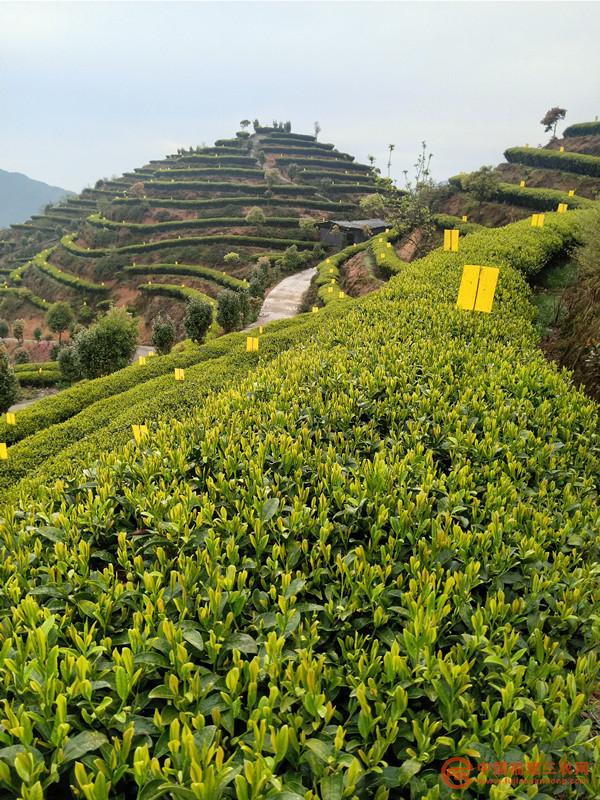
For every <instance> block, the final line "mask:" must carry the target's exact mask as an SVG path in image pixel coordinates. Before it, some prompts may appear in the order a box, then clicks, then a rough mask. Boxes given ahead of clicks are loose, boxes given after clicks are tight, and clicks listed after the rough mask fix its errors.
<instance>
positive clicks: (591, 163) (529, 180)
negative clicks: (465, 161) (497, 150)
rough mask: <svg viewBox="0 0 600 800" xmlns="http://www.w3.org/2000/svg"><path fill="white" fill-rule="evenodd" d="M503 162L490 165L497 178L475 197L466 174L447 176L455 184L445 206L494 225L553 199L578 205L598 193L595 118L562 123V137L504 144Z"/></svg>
mask: <svg viewBox="0 0 600 800" xmlns="http://www.w3.org/2000/svg"><path fill="white" fill-rule="evenodd" d="M504 156H505V158H506V163H503V164H500V165H499V166H498V167H497V169H496V174H497V176H498V179H499V183H498V185H497V187H496V190H495V192H494V194H493V196H492V197H489V198H486V199H485V200H483V201H481V200H478V198H477V197H476V195H475V194H474V193H473V192H469V191H465V189H466V186H467V181H468V174H466V173H461V174H460V175H457V176H455V177H454V178H451V179H450V185H451V187H453V188H454V189H455V190H457V191H456V192H455V193H454V194H453V195H452V196H451V197H449V198H448V200H447V201H446V203H445V211H447V212H448V213H451V214H454V215H458V216H462V215H463V214H467V215H468V216H469V220H471V221H473V222H483V223H484V224H487V225H500V224H505V223H507V222H510V221H513V220H517V219H523V218H525V217H526V216H528V215H529V214H531V212H532V211H536V212H540V211H549V210H556V208H557V206H558V204H559V203H566V204H567V206H568V207H569V208H584V207H588V206H589V205H590V202H591V201H593V200H595V199H596V198H597V197H598V196H599V195H600V130H599V129H598V124H597V123H581V124H578V125H572V126H569V127H568V128H566V129H565V132H564V136H563V138H562V139H555V140H554V141H552V142H550V143H549V144H547V145H546V146H545V147H530V146H529V145H525V146H523V147H510V148H508V149H507V150H506V151H505V153H504Z"/></svg>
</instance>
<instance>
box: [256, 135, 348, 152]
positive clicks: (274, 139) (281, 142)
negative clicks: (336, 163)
mask: <svg viewBox="0 0 600 800" xmlns="http://www.w3.org/2000/svg"><path fill="white" fill-rule="evenodd" d="M267 145H272V146H273V149H274V150H276V149H277V148H279V147H281V148H282V150H289V149H290V148H292V149H294V148H300V149H301V150H306V151H307V152H308V153H309V154H310V153H314V152H315V150H334V149H335V145H333V144H330V143H329V142H311V141H302V140H298V141H297V142H293V141H290V140H289V139H286V138H285V137H283V136H269V137H268V138H267V139H265V140H263V141H262V142H261V146H262V147H263V149H265V150H268V149H269V148H268V147H267Z"/></svg>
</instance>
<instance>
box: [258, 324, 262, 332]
mask: <svg viewBox="0 0 600 800" xmlns="http://www.w3.org/2000/svg"><path fill="white" fill-rule="evenodd" d="M258 332H259V333H262V332H263V326H262V325H259V326H258Z"/></svg>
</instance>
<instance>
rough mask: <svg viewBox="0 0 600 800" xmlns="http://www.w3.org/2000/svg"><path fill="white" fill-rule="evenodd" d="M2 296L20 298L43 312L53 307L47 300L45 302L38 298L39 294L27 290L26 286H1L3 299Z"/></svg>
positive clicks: (0, 294)
mask: <svg viewBox="0 0 600 800" xmlns="http://www.w3.org/2000/svg"><path fill="white" fill-rule="evenodd" d="M2 295H11V296H13V297H18V298H20V299H21V300H26V301H27V302H28V303H31V304H32V305H34V306H36V307H37V308H41V309H42V311H47V310H48V309H49V308H50V305H51V304H50V303H49V302H48V301H47V300H44V299H43V298H42V297H38V296H37V294H34V293H33V292H32V291H31V290H30V289H27V288H25V287H24V286H1V287H0V297H2Z"/></svg>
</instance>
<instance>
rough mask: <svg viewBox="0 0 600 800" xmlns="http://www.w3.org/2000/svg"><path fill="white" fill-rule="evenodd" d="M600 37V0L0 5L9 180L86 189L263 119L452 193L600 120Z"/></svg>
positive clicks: (0, 126) (0, 124) (2, 158)
mask: <svg viewBox="0 0 600 800" xmlns="http://www.w3.org/2000/svg"><path fill="white" fill-rule="evenodd" d="M599 40H600V4H598V3H593V2H587V3H586V2H530V3H526V2H520V3H517V2H514V3H513V2H502V3H495V2H490V3H487V2H479V3H475V2H420V3H412V2H373V1H372V2H344V0H340V1H339V2H150V3H148V2H44V3H37V2H19V3H17V2H3V1H2V0H0V102H1V105H0V109H1V111H0V168H1V169H5V170H10V171H17V172H24V173H25V174H27V175H29V176H30V177H32V178H36V179H39V180H43V181H46V182H48V183H51V184H55V185H58V186H62V187H64V188H67V189H71V190H74V191H79V190H80V189H82V188H83V187H84V186H85V185H88V184H93V183H94V182H95V181H96V180H97V179H98V178H100V177H108V176H111V175H116V174H121V173H122V172H124V171H127V170H130V169H132V168H133V167H136V166H141V165H142V164H144V163H145V162H147V161H148V160H149V159H152V158H160V157H162V156H163V155H165V154H166V153H169V152H173V151H174V150H176V148H177V147H179V146H189V145H196V144H202V143H206V144H212V143H213V141H214V140H215V139H216V138H221V137H228V136H231V135H233V134H234V133H235V131H236V130H237V129H238V122H239V120H241V119H244V118H249V119H254V118H255V117H258V118H259V119H260V120H261V122H262V123H263V124H271V122H272V120H273V119H281V120H288V119H289V120H290V121H291V122H292V126H293V130H295V131H297V132H302V133H312V132H313V123H314V121H315V120H319V122H320V124H321V127H322V133H321V135H320V138H321V139H322V140H324V141H328V142H334V143H335V145H336V146H337V147H338V148H339V149H340V150H343V151H346V152H349V153H352V154H353V155H355V156H356V157H357V158H358V159H359V160H361V161H366V158H367V155H368V154H369V153H372V154H373V155H375V156H376V157H377V162H376V163H377V166H379V167H380V168H381V169H382V171H383V172H385V162H386V160H387V145H388V144H390V143H393V144H395V146H396V149H395V151H394V154H393V169H392V174H393V175H394V176H395V177H397V178H398V179H400V182H401V181H402V170H403V169H405V168H406V169H409V170H412V165H413V164H414V162H415V159H416V155H417V152H418V150H419V146H420V143H421V140H423V139H425V140H426V141H427V143H428V145H429V147H430V149H431V151H432V152H433V154H434V157H433V160H432V171H433V175H434V177H435V178H436V179H438V180H443V179H446V178H447V177H449V176H450V175H452V174H454V173H456V172H458V171H460V170H471V169H476V168H477V167H479V166H481V165H482V164H497V163H498V162H500V161H501V160H502V153H503V151H504V149H505V148H506V147H509V146H512V145H522V144H525V143H526V142H528V143H530V144H532V145H535V144H538V143H541V142H545V141H546V139H547V137H546V136H545V134H544V133H543V128H542V126H541V125H540V124H539V120H540V119H541V118H542V116H543V115H544V113H545V112H546V110H547V109H548V108H549V107H551V106H554V105H560V106H564V107H565V108H567V110H568V114H567V118H566V122H565V125H567V124H569V123H573V122H582V121H589V120H593V119H594V117H595V116H596V115H600V48H599V47H598V41H599Z"/></svg>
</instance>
